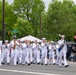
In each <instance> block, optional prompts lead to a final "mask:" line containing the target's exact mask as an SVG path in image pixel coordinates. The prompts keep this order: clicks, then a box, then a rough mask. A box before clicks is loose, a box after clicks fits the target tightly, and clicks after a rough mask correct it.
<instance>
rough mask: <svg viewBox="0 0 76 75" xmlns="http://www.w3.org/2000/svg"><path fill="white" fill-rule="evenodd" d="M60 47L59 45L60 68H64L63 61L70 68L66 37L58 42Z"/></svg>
mask: <svg viewBox="0 0 76 75" xmlns="http://www.w3.org/2000/svg"><path fill="white" fill-rule="evenodd" d="M58 45H59V49H58V51H59V58H60V63H59V66H60V67H62V61H63V63H64V66H65V67H68V66H69V65H68V63H67V59H66V52H67V45H66V41H65V35H61V39H60V40H59V41H58ZM62 57H63V59H62Z"/></svg>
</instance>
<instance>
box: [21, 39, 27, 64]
mask: <svg viewBox="0 0 76 75" xmlns="http://www.w3.org/2000/svg"><path fill="white" fill-rule="evenodd" d="M26 41H27V40H25V41H24V43H22V64H23V65H25V63H26Z"/></svg>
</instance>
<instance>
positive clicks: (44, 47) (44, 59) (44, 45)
mask: <svg viewBox="0 0 76 75" xmlns="http://www.w3.org/2000/svg"><path fill="white" fill-rule="evenodd" d="M41 48H42V56H41V64H42V65H43V64H45V65H47V42H46V39H45V38H42V43H41Z"/></svg>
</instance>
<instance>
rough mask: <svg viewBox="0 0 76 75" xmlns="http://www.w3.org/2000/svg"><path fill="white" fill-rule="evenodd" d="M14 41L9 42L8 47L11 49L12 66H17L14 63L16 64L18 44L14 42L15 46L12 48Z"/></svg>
mask: <svg viewBox="0 0 76 75" xmlns="http://www.w3.org/2000/svg"><path fill="white" fill-rule="evenodd" d="M14 44H15V43H14V40H12V41H11V42H10V47H11V61H12V65H17V64H16V62H17V45H18V42H17V41H16V46H15V48H14Z"/></svg>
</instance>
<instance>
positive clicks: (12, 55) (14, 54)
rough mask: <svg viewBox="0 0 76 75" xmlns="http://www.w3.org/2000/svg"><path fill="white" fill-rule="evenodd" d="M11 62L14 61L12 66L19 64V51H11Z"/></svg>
mask: <svg viewBox="0 0 76 75" xmlns="http://www.w3.org/2000/svg"><path fill="white" fill-rule="evenodd" d="M11 60H12V65H16V62H17V49H15V50H13V49H12V50H11Z"/></svg>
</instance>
